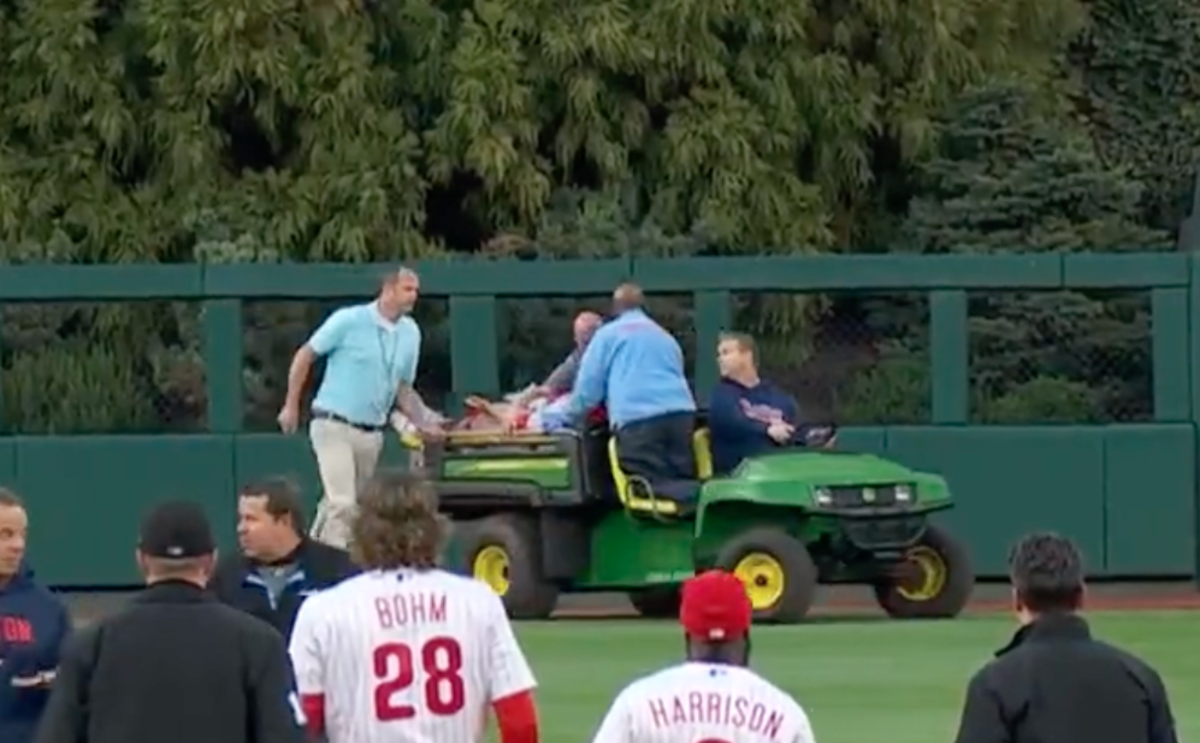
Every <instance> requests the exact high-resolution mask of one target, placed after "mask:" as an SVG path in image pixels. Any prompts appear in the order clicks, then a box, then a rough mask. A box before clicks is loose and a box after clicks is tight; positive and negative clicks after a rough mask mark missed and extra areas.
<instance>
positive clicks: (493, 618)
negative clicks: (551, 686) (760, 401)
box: [483, 590, 537, 702]
mask: <svg viewBox="0 0 1200 743" xmlns="http://www.w3.org/2000/svg"><path fill="white" fill-rule="evenodd" d="M486 601H487V602H488V603H487V605H488V609H487V611H486V612H485V615H486V617H487V625H486V626H485V627H484V629H483V631H484V632H485V633H487V634H486V640H485V642H486V646H485V647H487V653H488V666H489V669H490V671H491V672H490V673H489V678H488V690H487V693H488V701H491V702H495V701H497V700H499V699H504V698H505V697H511V696H513V695H514V694H520V693H521V692H523V691H529V690H530V689H533V688H535V687H537V681H536V680H534V678H533V671H532V670H531V669H530V668H529V661H527V660H526V659H525V653H524V652H522V650H521V646H520V645H519V644H518V643H517V638H516V635H514V634H513V630H512V624H511V623H510V622H509V621H508V614H507V613H505V611H504V603H503V602H502V601H501V600H500V597H499V596H497V595H496V594H494V593H491V591H490V590H489V591H488V592H487V598H486Z"/></svg>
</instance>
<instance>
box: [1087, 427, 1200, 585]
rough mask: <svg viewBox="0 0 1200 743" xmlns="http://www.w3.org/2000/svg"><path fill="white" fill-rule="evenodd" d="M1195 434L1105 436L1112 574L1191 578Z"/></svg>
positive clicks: (1120, 432)
mask: <svg viewBox="0 0 1200 743" xmlns="http://www.w3.org/2000/svg"><path fill="white" fill-rule="evenodd" d="M1195 449H1196V434H1195V431H1194V429H1193V428H1192V426H1191V425H1188V424H1181V425H1174V426H1150V425H1147V426H1113V427H1110V428H1108V429H1106V431H1105V435H1104V452H1105V457H1104V465H1105V516H1106V523H1107V529H1106V530H1105V531H1106V534H1105V545H1106V557H1107V560H1106V562H1107V565H1106V567H1107V570H1108V572H1110V573H1115V574H1119V575H1175V576H1180V577H1187V576H1189V575H1191V574H1192V569H1193V565H1192V559H1193V556H1194V555H1195V552H1196V512H1195V505H1196V502H1195V491H1196V489H1195V483H1194V482H1193V472H1194V471H1195V468H1194V467H1193V465H1192V461H1193V455H1194V452H1195Z"/></svg>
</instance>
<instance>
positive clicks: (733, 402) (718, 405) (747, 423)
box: [708, 384, 767, 436]
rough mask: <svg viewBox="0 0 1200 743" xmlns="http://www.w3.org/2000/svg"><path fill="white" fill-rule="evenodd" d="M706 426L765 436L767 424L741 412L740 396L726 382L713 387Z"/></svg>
mask: <svg viewBox="0 0 1200 743" xmlns="http://www.w3.org/2000/svg"><path fill="white" fill-rule="evenodd" d="M708 426H709V428H710V429H713V430H720V431H722V432H727V433H732V434H734V435H743V436H757V435H763V436H765V435H766V433H767V424H766V423H763V422H762V421H757V420H754V419H753V418H751V417H749V416H748V415H746V414H745V413H743V412H742V406H741V404H740V398H739V397H738V395H737V393H735V392H734V391H733V390H732V389H730V388H729V385H726V384H718V385H717V386H716V387H713V391H712V397H710V398H709V402H708Z"/></svg>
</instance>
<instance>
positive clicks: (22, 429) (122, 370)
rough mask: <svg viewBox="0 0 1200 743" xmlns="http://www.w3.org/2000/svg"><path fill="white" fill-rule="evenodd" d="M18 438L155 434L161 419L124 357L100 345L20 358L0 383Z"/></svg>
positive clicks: (60, 348) (49, 350)
mask: <svg viewBox="0 0 1200 743" xmlns="http://www.w3.org/2000/svg"><path fill="white" fill-rule="evenodd" d="M0 383H2V392H3V395H4V404H5V408H6V415H7V416H8V417H9V419H10V420H16V421H20V425H19V427H18V428H17V429H16V430H15V431H13V433H25V434H30V433H32V434H40V433H60V432H66V433H100V432H105V431H150V430H154V429H155V428H157V422H158V413H157V411H155V409H154V404H153V400H152V398H151V397H150V395H149V394H148V392H149V391H148V390H147V389H146V388H145V387H144V386H143V385H142V384H141V380H140V379H139V378H138V376H137V375H136V374H135V373H133V370H132V369H131V368H130V365H129V364H128V363H127V362H126V361H125V359H124V358H122V355H121V354H119V353H114V352H113V351H112V349H108V348H104V347H101V346H96V345H76V346H75V347H70V346H51V347H48V348H43V349H40V350H37V351H31V352H23V353H19V354H17V355H16V356H15V357H14V358H13V360H12V363H11V365H10V366H9V368H8V369H6V370H5V372H4V375H3V376H2V377H0Z"/></svg>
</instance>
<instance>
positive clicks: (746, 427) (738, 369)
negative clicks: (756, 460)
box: [708, 333, 834, 475]
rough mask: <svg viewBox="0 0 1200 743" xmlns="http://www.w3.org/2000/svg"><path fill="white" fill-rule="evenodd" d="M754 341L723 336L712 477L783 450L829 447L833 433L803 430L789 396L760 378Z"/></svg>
mask: <svg viewBox="0 0 1200 743" xmlns="http://www.w3.org/2000/svg"><path fill="white" fill-rule="evenodd" d="M754 354H755V349H754V339H753V338H751V337H750V336H748V335H745V334H743V333H722V334H721V338H720V342H719V343H718V345H717V363H718V365H719V366H720V368H721V381H720V382H718V383H717V386H716V387H714V388H713V391H712V397H711V398H710V401H709V406H708V430H709V436H710V438H711V441H712V458H713V472H714V473H715V474H718V475H722V474H725V473H728V472H730V471H732V470H733V468H734V467H737V466H738V464H740V463H741V461H742V460H743V459H745V458H747V457H752V456H755V455H757V454H762V453H764V452H767V451H770V450H772V449H775V448H778V447H781V446H813V445H816V446H826V447H828V446H832V445H833V443H834V442H833V438H832V429H829V428H823V427H822V428H817V427H813V426H806V425H804V424H803V423H801V422H800V409H799V407H798V406H797V405H796V401H795V400H794V399H793V398H792V396H791V395H789V394H787V393H786V392H784V391H783V390H781V389H779V388H778V387H776V386H775V385H773V384H771V383H770V382H768V381H766V380H765V379H761V378H760V377H759V376H758V364H757V362H756V361H755V358H754Z"/></svg>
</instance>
